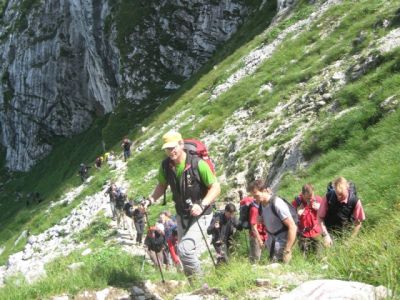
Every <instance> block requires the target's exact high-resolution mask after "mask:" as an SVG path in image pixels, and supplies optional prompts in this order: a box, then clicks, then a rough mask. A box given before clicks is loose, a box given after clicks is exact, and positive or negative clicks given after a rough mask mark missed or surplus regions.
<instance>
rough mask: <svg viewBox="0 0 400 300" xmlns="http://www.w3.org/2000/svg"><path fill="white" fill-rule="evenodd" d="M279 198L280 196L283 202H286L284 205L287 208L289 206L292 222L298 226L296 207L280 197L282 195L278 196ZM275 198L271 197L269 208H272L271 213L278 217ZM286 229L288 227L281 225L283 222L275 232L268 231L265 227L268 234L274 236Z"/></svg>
mask: <svg viewBox="0 0 400 300" xmlns="http://www.w3.org/2000/svg"><path fill="white" fill-rule="evenodd" d="M279 198H281V199H282V200H283V202H285V203H286V205H287V206H288V208H289V211H290V215H291V216H292V219H293V221H294V223H295V224H296V226H298V223H299V215H298V214H297V209H296V208H295V207H294V206H293V205H292V204H291V203H290V202H289V201H287V200H286V199H285V198H282V197H279ZM275 200H276V197H275V196H274V197H273V198H272V199H271V210H272V213H273V214H274V215H275V216H276V217H277V218H279V216H278V213H277V212H276V206H275ZM287 230H288V228H287V227H286V226H285V225H283V224H282V228H281V229H279V230H278V231H276V232H270V231H269V230H268V228H267V232H268V234H270V235H274V236H276V235H278V234H280V233H281V232H285V231H287Z"/></svg>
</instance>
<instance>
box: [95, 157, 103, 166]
mask: <svg viewBox="0 0 400 300" xmlns="http://www.w3.org/2000/svg"><path fill="white" fill-rule="evenodd" d="M102 163H103V157H101V156H97V157H96V160H95V161H94V166H95V168H96V169H100V168H101V165H102Z"/></svg>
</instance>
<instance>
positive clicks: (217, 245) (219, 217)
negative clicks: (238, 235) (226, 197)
mask: <svg viewBox="0 0 400 300" xmlns="http://www.w3.org/2000/svg"><path fill="white" fill-rule="evenodd" d="M235 213H236V207H235V205H233V204H232V203H228V204H227V205H226V206H225V209H224V210H223V211H219V212H217V213H216V214H214V216H213V218H212V220H211V223H210V225H209V226H208V228H207V233H208V234H209V235H212V240H211V243H212V245H213V246H214V249H215V252H216V253H217V264H221V263H226V262H228V257H229V250H230V248H231V246H232V236H233V234H234V233H235V231H236V228H237V226H238V220H237V218H236V216H235Z"/></svg>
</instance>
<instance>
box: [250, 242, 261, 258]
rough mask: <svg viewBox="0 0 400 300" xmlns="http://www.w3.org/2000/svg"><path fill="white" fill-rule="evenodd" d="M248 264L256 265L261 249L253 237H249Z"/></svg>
mask: <svg viewBox="0 0 400 300" xmlns="http://www.w3.org/2000/svg"><path fill="white" fill-rule="evenodd" d="M249 258H250V262H251V263H252V264H255V263H258V262H259V261H260V258H261V247H260V245H259V244H258V241H257V239H256V238H255V237H252V236H251V237H250V255H249Z"/></svg>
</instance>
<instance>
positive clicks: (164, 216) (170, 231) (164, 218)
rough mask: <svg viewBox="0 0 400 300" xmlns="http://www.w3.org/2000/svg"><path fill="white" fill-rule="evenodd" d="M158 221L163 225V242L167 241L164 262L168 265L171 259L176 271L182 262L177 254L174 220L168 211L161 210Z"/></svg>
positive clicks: (179, 269)
mask: <svg viewBox="0 0 400 300" xmlns="http://www.w3.org/2000/svg"><path fill="white" fill-rule="evenodd" d="M159 222H160V223H161V224H163V225H164V232H165V242H166V243H167V248H166V249H165V250H166V251H168V253H165V254H166V255H165V258H166V264H169V265H170V264H171V260H172V261H173V263H174V265H175V266H176V268H177V269H178V271H181V269H182V264H181V260H180V259H179V256H178V254H177V242H178V235H177V233H178V232H177V224H176V221H175V220H173V218H172V216H171V213H170V212H169V211H163V212H162V213H160V218H159Z"/></svg>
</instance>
